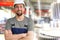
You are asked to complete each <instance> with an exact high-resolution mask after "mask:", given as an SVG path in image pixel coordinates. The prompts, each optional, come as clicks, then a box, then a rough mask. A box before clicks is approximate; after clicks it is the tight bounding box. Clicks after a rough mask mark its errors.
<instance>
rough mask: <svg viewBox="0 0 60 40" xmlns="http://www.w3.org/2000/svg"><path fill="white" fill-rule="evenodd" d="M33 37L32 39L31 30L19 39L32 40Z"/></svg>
mask: <svg viewBox="0 0 60 40" xmlns="http://www.w3.org/2000/svg"><path fill="white" fill-rule="evenodd" d="M33 39H34V34H33V32H29V33H27V36H26V37H23V38H21V39H19V40H33Z"/></svg>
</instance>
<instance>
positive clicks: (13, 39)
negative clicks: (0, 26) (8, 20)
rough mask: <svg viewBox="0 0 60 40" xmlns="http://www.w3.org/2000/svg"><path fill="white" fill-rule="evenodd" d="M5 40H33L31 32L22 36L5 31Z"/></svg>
mask: <svg viewBox="0 0 60 40" xmlns="http://www.w3.org/2000/svg"><path fill="white" fill-rule="evenodd" d="M4 34H5V40H33V36H34V34H33V31H28V33H23V34H12V32H11V30H5V33H4Z"/></svg>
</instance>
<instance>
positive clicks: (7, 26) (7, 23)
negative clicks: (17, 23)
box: [5, 20, 11, 30]
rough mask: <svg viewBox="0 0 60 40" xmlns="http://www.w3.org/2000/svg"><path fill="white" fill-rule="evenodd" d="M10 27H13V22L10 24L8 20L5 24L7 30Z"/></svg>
mask: <svg viewBox="0 0 60 40" xmlns="http://www.w3.org/2000/svg"><path fill="white" fill-rule="evenodd" d="M9 29H11V24H10V21H9V20H7V22H6V25H5V30H9Z"/></svg>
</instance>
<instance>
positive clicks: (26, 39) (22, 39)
mask: <svg viewBox="0 0 60 40" xmlns="http://www.w3.org/2000/svg"><path fill="white" fill-rule="evenodd" d="M19 40H33V38H32V37H30V36H26V37H24V38H21V39H19Z"/></svg>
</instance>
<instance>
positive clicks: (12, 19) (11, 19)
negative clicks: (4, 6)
mask: <svg viewBox="0 0 60 40" xmlns="http://www.w3.org/2000/svg"><path fill="white" fill-rule="evenodd" d="M14 19H15V17H13V18H9V19H8V20H7V21H10V22H11V21H14Z"/></svg>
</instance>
